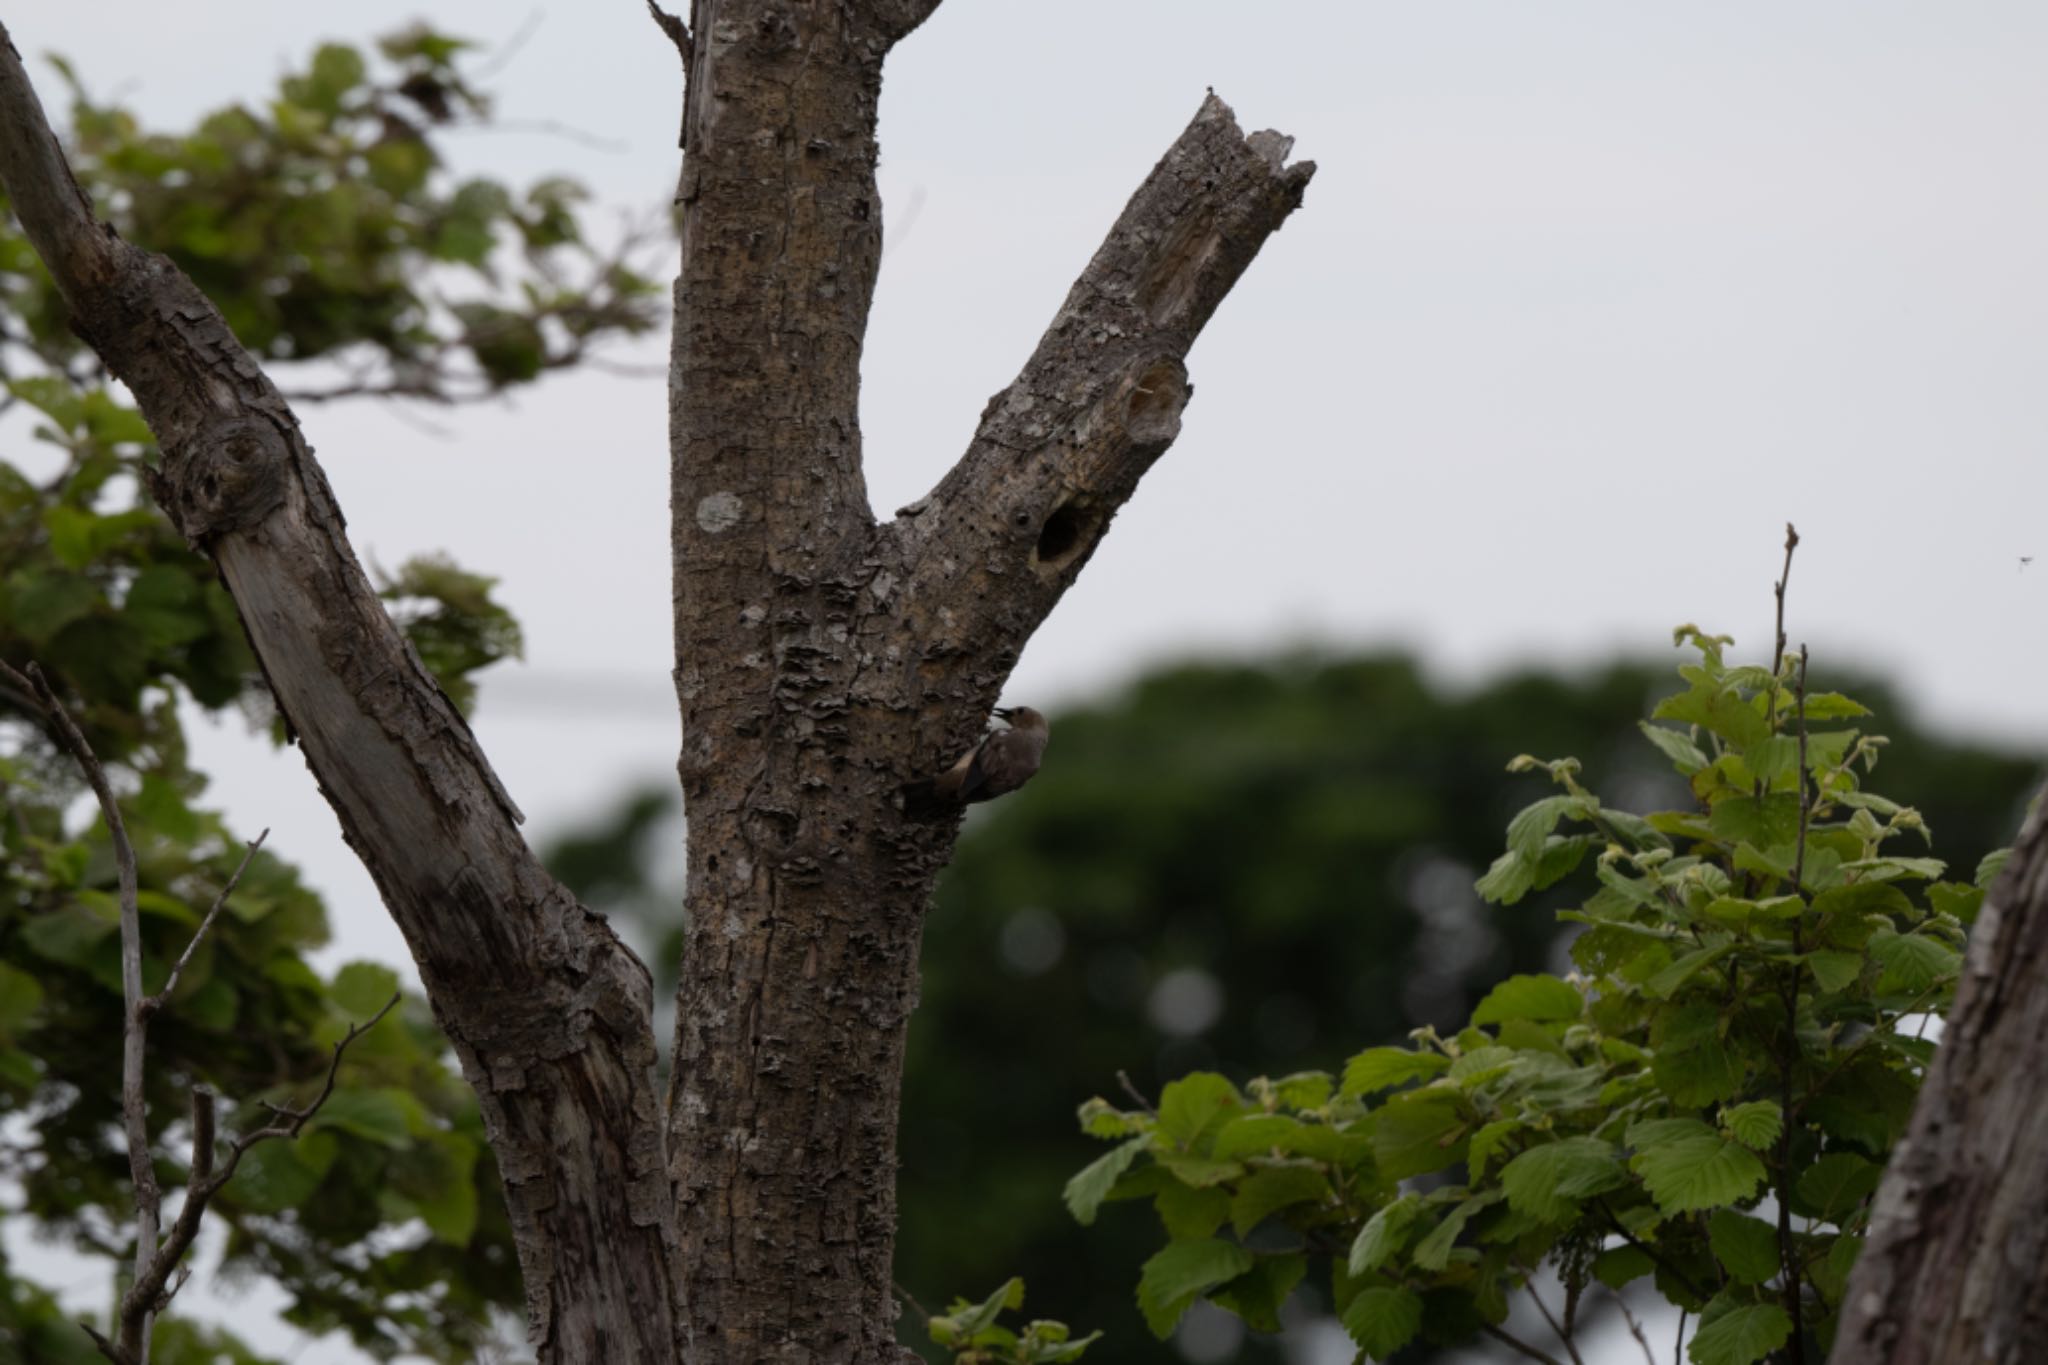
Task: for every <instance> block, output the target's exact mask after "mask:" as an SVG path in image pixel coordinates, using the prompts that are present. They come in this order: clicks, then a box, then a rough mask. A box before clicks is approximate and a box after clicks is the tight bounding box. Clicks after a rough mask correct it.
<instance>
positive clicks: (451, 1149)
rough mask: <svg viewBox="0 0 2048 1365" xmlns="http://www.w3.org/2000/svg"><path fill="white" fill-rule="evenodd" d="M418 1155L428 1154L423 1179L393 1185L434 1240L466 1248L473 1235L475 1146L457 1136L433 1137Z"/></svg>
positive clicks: (474, 1225) (475, 1206) (464, 1138)
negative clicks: (403, 1193) (403, 1195)
mask: <svg viewBox="0 0 2048 1365" xmlns="http://www.w3.org/2000/svg"><path fill="white" fill-rule="evenodd" d="M420 1151H421V1152H423V1153H428V1154H431V1160H430V1161H429V1162H428V1163H427V1172H426V1178H425V1179H422V1180H401V1181H397V1182H396V1183H397V1184H398V1185H399V1187H400V1188H401V1189H402V1190H403V1191H404V1192H405V1194H406V1196H407V1197H408V1198H410V1199H411V1200H412V1202H413V1204H414V1205H415V1206H416V1207H417V1208H418V1209H419V1212H420V1218H421V1220H422V1221H423V1222H425V1223H426V1225H427V1231H429V1232H431V1233H433V1234H434V1238H435V1240H437V1241H441V1242H445V1243H447V1244H448V1245H449V1246H458V1247H461V1246H468V1245H469V1240H470V1238H471V1237H472V1236H474V1235H475V1233H476V1218H477V1197H476V1158H477V1144H476V1143H475V1142H473V1141H471V1140H470V1139H469V1138H466V1137H463V1136H461V1135H460V1134H457V1133H432V1134H429V1135H428V1137H427V1139H426V1140H425V1141H424V1142H422V1143H421V1144H420Z"/></svg>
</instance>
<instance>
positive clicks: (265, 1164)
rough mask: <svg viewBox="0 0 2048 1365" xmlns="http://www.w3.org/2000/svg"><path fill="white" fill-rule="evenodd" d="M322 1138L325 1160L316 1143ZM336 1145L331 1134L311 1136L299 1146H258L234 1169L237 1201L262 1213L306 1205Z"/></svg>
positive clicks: (276, 1142) (274, 1143)
mask: <svg viewBox="0 0 2048 1365" xmlns="http://www.w3.org/2000/svg"><path fill="white" fill-rule="evenodd" d="M323 1138H324V1139H325V1143H326V1145H325V1147H324V1157H325V1159H324V1160H323V1159H322V1157H323V1148H322V1146H321V1145H320V1144H319V1143H318V1142H317V1140H318V1139H323ZM333 1141H334V1139H333V1137H332V1135H330V1134H323V1133H308V1134H307V1135H306V1136H305V1137H304V1138H302V1139H300V1140H299V1141H297V1142H288V1141H282V1140H273V1141H270V1142H259V1143H257V1144H256V1145H255V1146H254V1147H251V1148H250V1149H249V1151H248V1153H247V1155H245V1156H243V1158H242V1162H241V1164H240V1165H239V1166H237V1167H236V1168H235V1176H234V1191H235V1195H236V1197H237V1198H238V1199H240V1200H241V1201H242V1202H243V1203H244V1204H246V1205H248V1206H249V1207H250V1208H252V1209H254V1210H255V1211H257V1212H259V1213H281V1212H283V1211H284V1210H286V1209H290V1208H296V1207H298V1206H299V1205H301V1204H303V1203H305V1202H306V1201H307V1200H308V1199H310V1198H312V1196H313V1191H314V1190H316V1189H318V1188H319V1187H320V1181H321V1179H322V1178H323V1177H324V1176H325V1175H326V1173H327V1167H328V1165H329V1164H330V1163H331V1162H332V1160H333V1151H334V1149H333V1146H332V1144H333Z"/></svg>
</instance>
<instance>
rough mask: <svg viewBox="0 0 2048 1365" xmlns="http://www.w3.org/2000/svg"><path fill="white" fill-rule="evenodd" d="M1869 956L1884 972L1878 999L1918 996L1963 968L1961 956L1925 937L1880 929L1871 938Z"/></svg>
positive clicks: (1881, 976) (1953, 950)
mask: <svg viewBox="0 0 2048 1365" xmlns="http://www.w3.org/2000/svg"><path fill="white" fill-rule="evenodd" d="M1870 955H1871V956H1872V957H1873V958H1875V959H1877V961H1878V963H1879V964H1880V965H1881V966H1882V967H1883V968H1884V970H1883V971H1882V972H1880V973H1879V974H1878V978H1877V993H1878V994H1879V995H1894V994H1904V995H1918V994H1919V993H1920V992H1921V991H1924V990H1926V989H1927V988H1928V987H1930V986H1932V985H1934V984H1935V983H1936V982H1938V981H1943V980H1946V979H1947V978H1949V977H1952V976H1954V975H1955V974H1956V973H1957V972H1958V971H1960V970H1961V968H1962V963H1963V959H1962V954H1960V953H1958V952H1957V951H1956V950H1955V949H1953V948H1951V947H1949V946H1948V945H1947V944H1946V943H1943V942H1941V941H1940V940H1939V939H1935V938H1931V937H1929V936H1927V935H1925V934H1901V933H1896V932H1894V931H1892V930H1890V929H1880V930H1878V931H1877V932H1876V933H1874V934H1872V935H1871V936H1870Z"/></svg>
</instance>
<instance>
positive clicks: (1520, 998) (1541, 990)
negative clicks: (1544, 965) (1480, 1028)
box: [1472, 973, 1586, 1025]
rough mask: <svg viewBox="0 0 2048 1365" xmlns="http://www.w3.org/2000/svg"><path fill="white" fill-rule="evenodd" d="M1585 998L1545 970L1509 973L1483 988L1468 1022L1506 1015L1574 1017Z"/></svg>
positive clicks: (1496, 1019)
mask: <svg viewBox="0 0 2048 1365" xmlns="http://www.w3.org/2000/svg"><path fill="white" fill-rule="evenodd" d="M1585 1005H1586V1002H1585V1000H1584V998H1583V997H1582V996H1580V994H1579V992H1578V990H1577V988H1576V987H1574V986H1573V985H1572V984H1571V983H1570V982H1569V981H1564V980H1561V979H1559V978H1558V977H1554V976H1549V975H1546V974H1540V973H1539V974H1534V975H1524V976H1511V977H1509V978H1508V979H1507V980H1505V981H1503V982H1501V983H1500V984H1499V985H1498V986H1495V987H1494V988H1493V989H1492V990H1491V991H1489V992H1487V995H1486V998H1485V999H1484V1000H1481V1001H1480V1002H1479V1007H1478V1008H1477V1009H1475V1010H1473V1011H1472V1022H1473V1023H1474V1024H1475V1025H1478V1024H1498V1023H1502V1022H1504V1021H1506V1020H1509V1019H1538V1020H1542V1019H1577V1018H1578V1017H1579V1015H1580V1013H1581V1011H1583V1010H1584V1009H1585Z"/></svg>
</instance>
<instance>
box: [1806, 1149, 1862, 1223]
mask: <svg viewBox="0 0 2048 1365" xmlns="http://www.w3.org/2000/svg"><path fill="white" fill-rule="evenodd" d="M1883 1174H1884V1171H1883V1168H1881V1167H1879V1166H1877V1165H1874V1164H1873V1163H1871V1162H1868V1161H1865V1160H1864V1159H1863V1158H1862V1157H1860V1156H1856V1155H1854V1154H1853V1153H1850V1152H1836V1153H1833V1154H1831V1155H1828V1156H1824V1157H1822V1158H1821V1159H1820V1160H1818V1161H1816V1162H1814V1163H1813V1165H1811V1166H1809V1167H1807V1168H1806V1169H1805V1170H1804V1171H1801V1172H1800V1173H1799V1179H1798V1180H1797V1181H1796V1182H1794V1183H1793V1186H1792V1195H1793V1207H1794V1209H1796V1210H1797V1211H1798V1212H1800V1213H1803V1214H1805V1215H1806V1216H1808V1217H1809V1218H1820V1219H1823V1220H1825V1221H1827V1222H1830V1223H1836V1224H1839V1223H1841V1221H1842V1220H1843V1219H1844V1218H1847V1217H1848V1216H1849V1215H1850V1214H1852V1213H1853V1212H1855V1210H1856V1207H1857V1206H1858V1205H1859V1204H1861V1203H1862V1202H1863V1201H1864V1200H1865V1199H1867V1198H1869V1197H1870V1195H1871V1193H1872V1192H1873V1191H1875V1190H1876V1189H1877V1181H1878V1177H1879V1176H1881V1175H1883Z"/></svg>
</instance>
